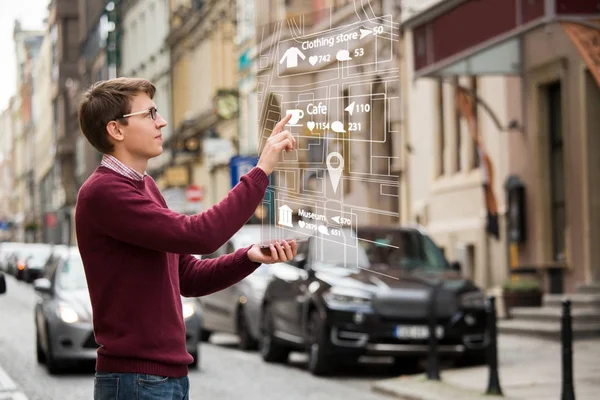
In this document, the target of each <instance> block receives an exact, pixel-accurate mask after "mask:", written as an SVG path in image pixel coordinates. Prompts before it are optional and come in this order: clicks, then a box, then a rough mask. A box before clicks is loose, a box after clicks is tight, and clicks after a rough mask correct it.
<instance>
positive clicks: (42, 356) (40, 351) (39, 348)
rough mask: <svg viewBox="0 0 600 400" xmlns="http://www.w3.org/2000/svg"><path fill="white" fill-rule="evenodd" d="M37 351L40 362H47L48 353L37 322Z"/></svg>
mask: <svg viewBox="0 0 600 400" xmlns="http://www.w3.org/2000/svg"><path fill="white" fill-rule="evenodd" d="M35 353H36V357H37V362H38V364H44V363H45V362H46V353H44V349H42V343H41V341H40V329H39V328H38V325H37V322H36V324H35Z"/></svg>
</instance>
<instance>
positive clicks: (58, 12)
mask: <svg viewBox="0 0 600 400" xmlns="http://www.w3.org/2000/svg"><path fill="white" fill-rule="evenodd" d="M48 11H49V15H48V32H49V36H50V43H51V44H50V46H51V50H50V52H51V56H50V65H51V67H50V68H51V77H52V86H51V89H50V97H49V98H50V102H51V110H52V111H51V115H52V119H51V135H52V143H53V144H54V148H53V154H54V160H53V161H54V162H53V165H52V169H51V170H50V171H48V173H47V174H45V175H44V176H43V180H42V183H41V185H42V187H43V191H42V193H43V197H44V206H43V207H44V210H43V219H42V223H43V231H44V235H45V237H46V239H47V240H48V241H49V242H53V243H68V242H69V240H71V238H72V237H73V236H74V235H73V231H74V225H73V224H72V218H71V215H72V213H73V210H74V207H75V200H76V196H77V185H76V180H75V144H76V142H77V138H78V137H79V136H80V133H79V122H78V120H77V106H78V104H77V101H78V98H77V94H78V91H79V90H80V87H81V81H80V79H79V66H78V62H79V54H80V42H79V33H80V31H79V29H80V24H79V23H80V21H79V11H80V10H79V3H78V0H55V1H52V2H51V3H50V5H49V8H48Z"/></svg>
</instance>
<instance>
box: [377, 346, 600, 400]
mask: <svg viewBox="0 0 600 400" xmlns="http://www.w3.org/2000/svg"><path fill="white" fill-rule="evenodd" d="M498 347H499V349H498V357H499V376H500V386H501V388H502V391H503V394H504V396H505V398H507V399H527V400H549V399H558V398H560V395H561V384H562V370H561V363H562V361H561V354H562V352H561V346H560V343H558V342H553V341H548V340H543V339H536V338H528V337H519V336H512V335H500V336H499V338H498ZM573 352H574V357H573V364H574V366H573V379H574V384H575V398H576V399H577V400H588V399H589V400H592V399H598V393H600V363H598V359H600V339H590V340H580V341H578V342H575V343H574V349H573ZM441 378H442V382H432V381H428V380H426V378H425V376H424V375H418V376H410V377H400V378H394V379H386V380H383V381H379V382H377V383H375V384H374V385H373V387H372V388H373V390H374V391H376V392H380V393H385V394H388V395H392V396H395V397H397V398H400V399H407V400H455V399H456V400H475V399H483V398H486V399H490V396H484V395H483V394H484V393H485V390H486V388H487V382H488V367H487V366H480V367H471V368H460V369H451V370H442V371H441ZM492 398H494V397H492Z"/></svg>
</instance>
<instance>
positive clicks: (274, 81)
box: [255, 1, 408, 225]
mask: <svg viewBox="0 0 600 400" xmlns="http://www.w3.org/2000/svg"><path fill="white" fill-rule="evenodd" d="M263 6H264V7H260V9H266V7H267V6H268V7H269V13H259V14H257V18H256V19H257V37H258V39H257V50H256V54H255V59H256V64H257V65H256V67H257V70H258V73H257V78H256V81H257V93H256V95H257V96H258V98H259V99H260V100H259V104H258V107H257V108H258V110H257V111H258V115H259V120H258V125H259V131H258V136H259V146H260V145H261V144H264V141H265V139H266V138H267V137H268V135H269V134H270V132H271V130H272V129H273V127H274V124H275V123H276V122H277V120H279V119H281V118H282V117H283V116H284V115H285V114H286V113H288V112H293V113H297V115H298V118H296V120H298V121H295V122H294V123H293V124H292V125H291V126H289V128H288V127H286V128H287V129H289V130H290V131H291V132H292V134H293V135H295V136H296V138H297V140H298V150H297V151H295V152H294V154H292V155H290V156H284V157H283V160H282V162H281V163H280V165H279V168H278V171H276V173H275V174H273V192H274V193H275V192H279V193H281V194H282V196H288V195H289V196H291V197H297V198H301V197H302V196H304V195H305V194H312V195H315V196H319V197H323V198H325V199H327V201H331V202H333V203H336V202H339V204H343V206H344V207H351V208H352V209H353V212H354V213H356V216H357V221H358V224H359V225H386V224H387V225H390V224H392V225H393V224H398V223H399V222H401V220H403V218H405V216H406V208H407V202H408V195H407V194H408V180H407V179H405V175H406V161H407V159H406V151H405V150H406V148H407V146H406V144H407V142H406V140H405V139H406V137H405V135H403V134H402V132H403V130H405V129H406V127H405V126H404V125H403V124H404V121H403V114H404V113H403V106H402V95H401V84H400V68H399V67H400V64H401V62H400V60H401V58H400V57H401V51H400V48H401V44H400V43H401V40H402V39H401V38H400V35H399V30H396V28H395V27H394V23H393V22H392V21H396V20H397V19H399V15H397V14H398V7H397V4H396V2H394V1H372V2H369V7H363V8H361V9H360V10H358V11H357V9H356V8H355V4H354V2H352V1H319V2H313V3H306V2H302V1H290V2H287V3H286V4H285V5H283V4H280V5H279V6H278V5H274V4H273V3H272V2H271V3H269V4H268V5H266V4H264V2H263ZM375 21H377V23H375ZM388 21H389V22H388ZM361 24H363V25H361ZM365 24H366V25H365ZM377 25H378V28H381V31H375V32H377V34H382V36H381V37H380V39H379V40H378V39H377V38H376V35H371V33H372V32H374V31H371V30H370V29H365V26H368V27H370V28H371V29H375V28H376V27H377ZM361 26H362V31H365V32H367V33H365V32H362V31H360V29H359V28H361ZM342 27H347V28H345V30H344V32H346V31H347V32H352V31H353V30H354V31H356V34H357V35H359V33H360V38H359V37H358V36H357V37H356V38H354V39H352V40H348V42H347V43H343V44H340V42H339V41H338V42H335V40H336V39H335V38H336V36H337V35H339V34H340V32H342V30H341V29H342ZM350 27H351V28H350ZM384 32H385V33H384ZM363 35H364V36H363ZM296 42H297V43H296ZM299 47H301V48H302V49H301V50H300V49H299ZM325 52H327V53H328V54H324V53H325ZM341 54H345V55H341ZM276 55H278V58H277V59H276V58H275V56H276ZM298 57H300V58H298ZM286 60H287V61H286ZM313 100H314V101H313ZM311 106H318V108H316V109H314V108H312V107H311ZM292 110H295V111H292ZM299 120H302V121H299ZM335 153H337V154H340V155H341V156H342V161H343V166H341V167H340V173H341V176H340V179H339V182H340V183H338V184H337V185H336V186H337V187H339V189H334V188H333V186H332V185H329V184H328V182H329V181H330V178H329V177H330V176H331V173H330V172H329V169H328V167H327V164H328V161H327V159H328V155H329V154H335ZM340 165H341V164H340ZM332 182H333V181H332ZM382 182H384V183H382Z"/></svg>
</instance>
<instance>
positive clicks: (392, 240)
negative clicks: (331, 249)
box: [359, 230, 449, 269]
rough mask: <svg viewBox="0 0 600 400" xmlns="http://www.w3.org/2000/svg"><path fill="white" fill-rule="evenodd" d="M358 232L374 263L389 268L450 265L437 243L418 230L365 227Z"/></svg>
mask: <svg viewBox="0 0 600 400" xmlns="http://www.w3.org/2000/svg"><path fill="white" fill-rule="evenodd" d="M359 236H360V237H361V238H363V239H365V240H363V241H361V244H362V246H363V248H364V249H365V252H366V253H367V256H368V258H369V262H370V263H371V264H372V265H377V266H382V265H383V266H387V267H389V268H402V269H415V268H426V269H430V268H434V269H447V268H449V265H448V261H447V260H446V258H445V257H444V254H443V253H442V251H441V250H440V249H439V247H438V246H436V245H435V243H434V242H433V241H432V240H431V239H430V238H429V237H428V236H426V235H423V234H421V233H420V232H417V231H400V230H397V231H383V230H382V231H365V232H360V233H359Z"/></svg>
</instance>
